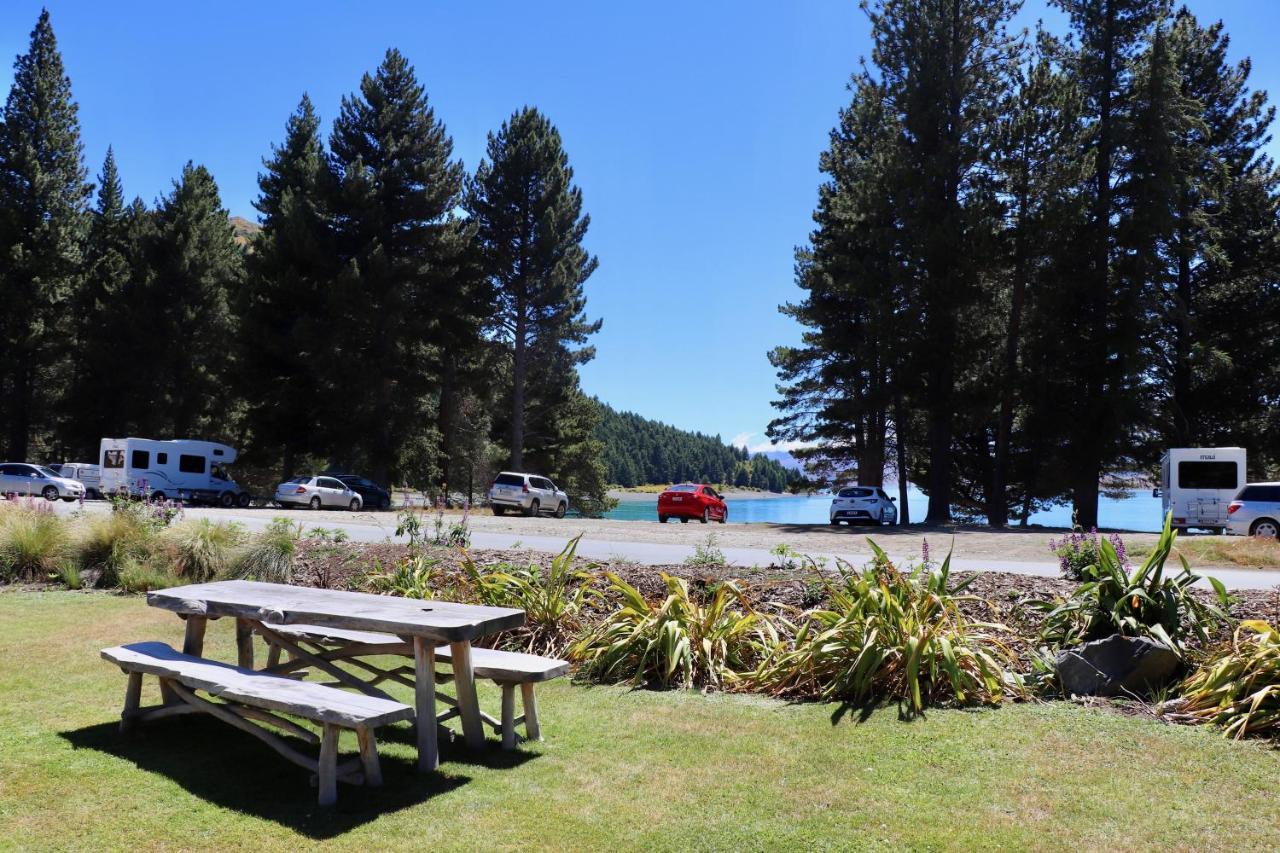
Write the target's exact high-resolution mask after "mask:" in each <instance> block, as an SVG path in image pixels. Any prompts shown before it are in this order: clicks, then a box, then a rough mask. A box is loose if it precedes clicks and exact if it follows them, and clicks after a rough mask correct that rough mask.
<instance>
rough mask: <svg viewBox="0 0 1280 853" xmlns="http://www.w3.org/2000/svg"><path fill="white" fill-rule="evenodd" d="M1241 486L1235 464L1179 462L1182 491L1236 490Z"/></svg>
mask: <svg viewBox="0 0 1280 853" xmlns="http://www.w3.org/2000/svg"><path fill="white" fill-rule="evenodd" d="M1239 485H1240V481H1239V475H1238V467H1237V464H1236V463H1235V462H1179V463H1178V488H1180V489H1234V488H1236V487H1237V486H1239Z"/></svg>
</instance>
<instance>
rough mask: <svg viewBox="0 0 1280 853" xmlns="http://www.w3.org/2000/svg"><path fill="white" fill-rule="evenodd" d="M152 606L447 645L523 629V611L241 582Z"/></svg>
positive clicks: (185, 590)
mask: <svg viewBox="0 0 1280 853" xmlns="http://www.w3.org/2000/svg"><path fill="white" fill-rule="evenodd" d="M147 604H149V605H151V606H152V607H160V608H163V609H165V610H172V611H174V612H175V613H180V614H183V615H186V616H206V617H208V618H211V619H216V618H219V617H232V616H234V617H238V618H242V619H252V620H254V621H256V622H262V623H265V624H267V625H292V624H308V625H324V626H327V627H330V628H354V629H357V630H363V631H377V632H380V633H384V634H396V635H399V636H403V637H413V636H420V637H427V638H430V639H433V640H436V641H438V642H445V643H450V642H462V641H470V640H472V639H475V638H476V637H483V636H486V635H488V634H495V633H497V632H499V631H506V630H510V629H512V628H518V627H520V626H521V625H523V624H524V611H523V610H515V609H512V608H509V607H485V606H482V605H478V604H455V603H453V602H449V601H431V600H422V599H416V598H400V597H397V596H389V595H372V594H370V593H365V592H345V591H342V590H333V589H314V588H311V587H302V586H289V585H286V584H277V583H260V582H258V581H240V580H236V581H213V582H211V583H198V584H190V585H188V586H177V587H171V588H169V589H159V590H156V591H155V592H149V593H147Z"/></svg>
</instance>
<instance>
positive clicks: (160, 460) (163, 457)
mask: <svg viewBox="0 0 1280 853" xmlns="http://www.w3.org/2000/svg"><path fill="white" fill-rule="evenodd" d="M156 464H157V465H168V464H169V454H168V453H157V454H156Z"/></svg>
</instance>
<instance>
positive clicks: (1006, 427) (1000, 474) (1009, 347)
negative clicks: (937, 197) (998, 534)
mask: <svg viewBox="0 0 1280 853" xmlns="http://www.w3.org/2000/svg"><path fill="white" fill-rule="evenodd" d="M1021 189H1022V192H1021V193H1020V195H1021V198H1020V200H1019V204H1020V208H1019V210H1020V216H1019V221H1018V227H1017V232H1016V234H1015V236H1014V241H1015V242H1014V250H1013V256H1014V263H1013V265H1014V275H1013V294H1012V298H1011V301H1010V305H1009V331H1008V336H1007V337H1006V338H1005V345H1004V378H1003V383H1002V385H1001V388H1000V420H999V423H998V424H997V425H996V458H995V466H994V469H993V470H992V476H991V497H990V499H989V500H988V502H987V506H988V509H987V524H988V526H990V527H1005V526H1006V525H1008V523H1009V494H1008V485H1009V445H1010V442H1011V441H1012V435H1013V407H1014V397H1015V394H1016V389H1017V378H1018V346H1019V341H1020V338H1021V336H1022V309H1023V304H1024V303H1025V301H1026V290H1027V252H1026V239H1025V235H1024V233H1023V232H1024V229H1025V227H1026V222H1025V215H1026V209H1027V204H1028V201H1027V196H1028V192H1027V188H1026V186H1025V184H1024V185H1023V186H1022V188H1021Z"/></svg>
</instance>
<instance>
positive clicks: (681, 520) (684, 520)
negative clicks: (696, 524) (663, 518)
mask: <svg viewBox="0 0 1280 853" xmlns="http://www.w3.org/2000/svg"><path fill="white" fill-rule="evenodd" d="M680 523H681V524H688V523H689V519H687V518H685V517H684V516H683V515H682V516H680Z"/></svg>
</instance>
